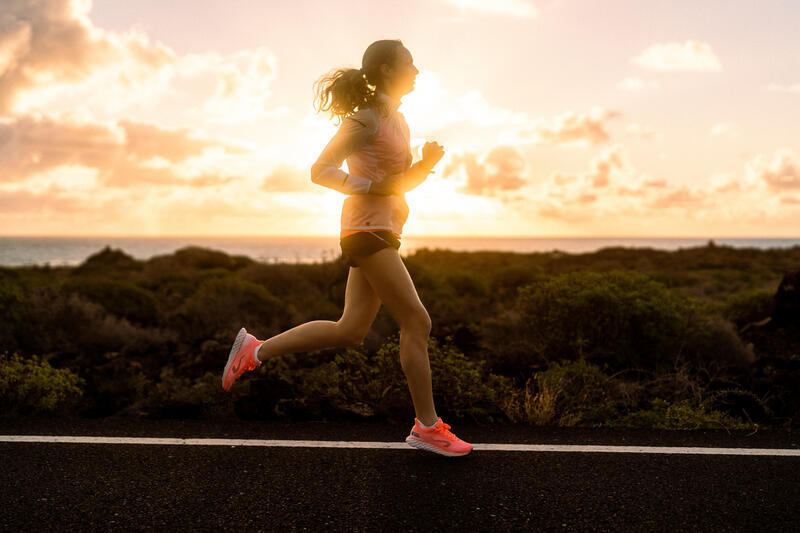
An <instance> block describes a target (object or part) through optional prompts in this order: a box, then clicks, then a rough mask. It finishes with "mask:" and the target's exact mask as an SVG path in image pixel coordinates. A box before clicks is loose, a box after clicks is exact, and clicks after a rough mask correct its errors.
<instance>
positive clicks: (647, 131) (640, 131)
mask: <svg viewBox="0 0 800 533" xmlns="http://www.w3.org/2000/svg"><path fill="white" fill-rule="evenodd" d="M626 131H627V132H628V133H629V134H630V135H635V136H636V137H641V138H642V139H651V138H652V137H653V128H651V127H649V126H643V125H641V124H638V123H636V122H632V123H630V124H628V127H627V129H626Z"/></svg>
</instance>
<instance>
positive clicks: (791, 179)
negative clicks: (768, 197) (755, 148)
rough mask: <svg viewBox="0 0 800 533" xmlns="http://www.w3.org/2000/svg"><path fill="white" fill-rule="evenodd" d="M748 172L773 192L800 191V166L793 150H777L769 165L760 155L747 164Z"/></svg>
mask: <svg viewBox="0 0 800 533" xmlns="http://www.w3.org/2000/svg"><path fill="white" fill-rule="evenodd" d="M747 170H748V173H749V174H750V176H751V177H752V178H755V179H756V180H760V181H762V182H763V183H765V184H766V185H767V186H768V187H769V188H770V189H772V190H773V191H780V190H784V189H800V164H799V163H798V161H797V158H796V157H795V155H794V153H793V152H792V151H791V150H788V149H779V150H777V151H776V152H775V154H774V155H773V157H772V161H771V162H769V163H768V162H766V161H765V158H764V157H763V156H762V155H760V154H759V155H757V156H756V157H755V158H753V159H752V160H751V161H750V162H749V163H748V164H747Z"/></svg>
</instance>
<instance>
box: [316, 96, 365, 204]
mask: <svg viewBox="0 0 800 533" xmlns="http://www.w3.org/2000/svg"><path fill="white" fill-rule="evenodd" d="M369 111H370V110H368V109H364V110H360V111H359V112H357V113H355V114H353V115H350V116H348V117H345V119H344V120H343V121H342V124H341V126H339V130H338V131H337V132H336V134H335V135H334V136H333V138H332V139H331V140H330V141H329V142H328V144H327V145H326V146H325V148H324V149H323V150H322V153H321V154H320V155H319V157H318V158H317V161H316V162H315V163H314V164H313V165H311V181H312V182H313V183H316V184H317V185H322V186H324V187H329V188H331V189H333V190H335V191H339V192H342V193H344V194H368V193H369V190H370V186H371V185H372V180H371V179H369V178H365V177H362V176H356V175H353V174H349V173H347V172H344V171H343V170H341V169H340V168H339V167H341V166H342V162H343V161H344V160H345V159H346V158H347V156H349V155H350V154H351V153H353V152H355V151H357V150H360V149H361V148H363V147H364V146H367V145H368V144H369V143H371V142H372V141H373V140H375V136H376V135H377V133H378V122H377V120H376V118H375V116H374V114H373V113H371V112H369Z"/></svg>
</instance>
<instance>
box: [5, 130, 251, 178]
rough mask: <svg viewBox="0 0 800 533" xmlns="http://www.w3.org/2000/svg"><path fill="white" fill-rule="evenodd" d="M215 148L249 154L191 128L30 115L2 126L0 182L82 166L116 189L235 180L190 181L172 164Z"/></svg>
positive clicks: (201, 176)
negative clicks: (160, 162) (155, 163)
mask: <svg viewBox="0 0 800 533" xmlns="http://www.w3.org/2000/svg"><path fill="white" fill-rule="evenodd" d="M211 147H214V148H220V149H222V150H224V151H225V152H229V153H242V152H244V150H242V149H240V148H238V147H235V146H231V145H228V144H225V143H222V142H219V141H216V140H213V139H202V138H197V137H195V136H193V135H192V132H191V131H190V130H189V129H179V130H170V129H164V128H159V127H157V126H154V125H151V124H144V123H140V122H134V121H131V120H123V121H120V122H118V123H117V124H116V125H115V126H114V127H109V126H105V125H101V124H92V123H84V122H76V121H70V120H58V119H56V118H54V117H49V116H42V115H28V116H22V117H17V118H15V119H12V120H11V121H6V122H4V123H0V168H2V169H3V172H2V175H0V181H5V182H15V181H24V180H25V179H26V178H28V177H29V176H31V175H33V174H36V173H40V172H44V171H47V170H50V169H53V168H56V167H59V166H64V165H77V166H84V167H89V168H95V169H97V170H98V178H99V180H100V181H101V182H102V183H103V184H104V185H107V186H113V187H129V186H133V185H137V184H141V183H150V184H157V185H176V184H187V185H189V184H191V185H195V186H207V185H217V184H224V183H228V182H229V181H231V180H232V179H233V178H230V177H226V178H223V177H219V176H214V175H210V174H202V175H200V176H194V177H193V179H191V180H187V179H186V178H183V177H181V176H179V175H178V173H177V172H176V170H175V169H174V168H172V167H171V166H170V165H169V164H170V163H179V162H182V161H185V160H186V159H188V158H190V157H192V156H198V155H202V154H203V153H204V151H205V150H206V149H207V148H211ZM153 158H160V159H163V160H164V161H166V162H167V164H166V166H161V167H153V166H152V165H149V164H148V160H151V159H153Z"/></svg>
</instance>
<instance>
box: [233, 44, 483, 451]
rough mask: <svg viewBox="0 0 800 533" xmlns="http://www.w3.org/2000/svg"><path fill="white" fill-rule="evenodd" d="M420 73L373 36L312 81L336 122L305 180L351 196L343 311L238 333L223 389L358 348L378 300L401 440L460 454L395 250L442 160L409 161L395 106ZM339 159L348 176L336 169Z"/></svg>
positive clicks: (437, 154) (426, 331) (428, 151)
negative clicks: (404, 402) (299, 361)
mask: <svg viewBox="0 0 800 533" xmlns="http://www.w3.org/2000/svg"><path fill="white" fill-rule="evenodd" d="M418 73H419V70H417V68H416V67H415V66H414V60H413V58H412V57H411V53H410V52H409V51H408V50H407V49H406V48H405V46H403V43H402V42H401V41H400V40H380V41H376V42H374V43H372V44H371V45H369V47H367V50H366V51H365V52H364V56H363V58H362V61H361V69H339V70H336V71H335V72H333V74H329V75H325V76H323V77H321V78H320V79H319V80H317V82H315V88H314V93H315V108H316V107H317V106H316V101H317V99H319V100H320V105H319V106H318V107H319V109H318V111H327V110H330V111H331V115H332V116H338V117H340V118H343V120H342V124H341V126H340V127H339V130H338V131H337V132H336V134H335V135H334V136H333V138H332V139H331V140H330V142H329V143H328V144H327V146H325V148H324V149H323V151H322V153H321V154H320V156H319V158H317V161H316V162H315V163H314V164H313V165H312V166H311V181H313V182H314V183H316V184H319V185H322V186H325V187H329V188H331V189H334V190H336V191H339V192H342V193H344V194H347V195H348V196H347V198H345V200H344V203H343V205H342V215H341V232H340V241H339V243H340V246H341V249H342V258H343V260H344V261H345V264H346V265H348V266H349V271H348V276H347V288H346V289H345V301H344V312H343V313H342V317H341V318H340V319H339V320H338V322H332V321H328V320H314V321H312V322H307V323H305V324H301V325H299V326H297V327H294V328H292V329H290V330H288V331H285V332H283V333H281V334H279V335H275V336H274V337H272V338H270V339H267V340H265V341H260V340H258V339H256V338H255V337H254V336H253V335H251V334H249V333H247V331H246V330H245V328H242V329H241V330H240V331H239V333H238V335H237V336H236V340H235V341H234V343H233V347H232V348H231V352H230V355H229V357H228V363H227V364H226V365H225V370H224V371H223V374H222V387H223V388H224V389H225V390H228V389H230V387H231V385H232V384H233V382H234V381H235V380H236V379H237V378H238V377H239V376H241V375H242V374H244V372H246V371H248V370H253V369H255V368H257V367H258V366H259V365H260V364H261V362H262V361H265V360H267V359H269V358H272V357H279V356H281V355H284V354H288V353H296V352H308V351H312V350H320V349H324V348H332V347H339V346H341V347H344V346H357V345H359V344H361V343H362V342H363V340H364V337H365V336H366V334H367V331H368V330H369V328H370V326H371V325H372V322H373V320H374V319H375V315H377V314H378V310H379V309H380V306H381V303H384V304H386V306H387V308H388V309H389V311H390V313H391V314H392V316H393V317H394V319H395V320H396V321H397V323H398V325H399V326H400V364H401V367H402V369H403V372H404V373H405V376H406V379H407V380H408V388H409V390H410V392H411V399H412V401H413V403H414V410H415V412H416V418H415V419H414V426H413V427H412V428H411V432H410V434H409V435H408V437H406V442H407V443H408V444H410V445H411V446H414V447H416V448H420V449H423V450H429V451H432V452H436V453H439V454H442V455H447V456H459V455H466V454H468V453H469V452H470V451H471V450H472V445H471V444H469V443H467V442H464V441H463V440H461V439H459V438H458V437H456V436H455V435H454V434H453V433H451V432H450V431H449V429H450V425H449V424H445V423H444V421H443V420H442V418H441V417H440V416H437V415H436V409H435V408H434V405H433V388H432V384H431V368H430V361H429V359H428V338H429V336H430V331H431V319H430V316H429V315H428V312H427V310H426V309H425V307H424V306H423V305H422V302H421V301H420V299H419V296H418V294H417V291H416V288H415V287H414V283H413V281H412V280H411V276H410V275H409V274H408V270H407V269H406V266H405V264H404V263H403V261H402V259H401V258H400V254H399V253H398V251H397V250H398V248H399V247H400V236H401V233H402V229H403V224H405V222H406V220H407V218H408V213H409V209H408V204H407V203H406V201H405V193H406V192H407V191H410V190H412V189H414V188H415V187H416V186H417V185H419V184H420V183H422V182H423V181H425V179H426V178H427V176H428V174H430V173H432V172H433V167H434V166H435V165H436V163H438V162H439V160H440V159H441V158H442V156H443V155H444V150H443V149H442V147H441V146H439V144H438V143H436V142H433V143H431V142H426V143H425V146H423V148H422V160H420V161H418V162H417V163H415V164H413V165H412V164H411V160H412V156H411V144H410V134H409V129H408V124H406V121H405V118H404V117H403V114H402V113H400V112H398V111H397V108H398V106H399V105H400V103H401V102H400V98H401V97H402V96H403V95H406V94H408V93H410V92H411V91H412V90H414V80H415V78H416V76H417V74H418ZM372 87H374V89H373V88H372ZM329 98H330V102H329V101H328V100H329ZM356 109H358V111H356ZM345 159H346V160H347V167H348V171H349V172H344V171H343V170H341V169H340V167H341V164H342V162H343V161H344V160H345Z"/></svg>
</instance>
